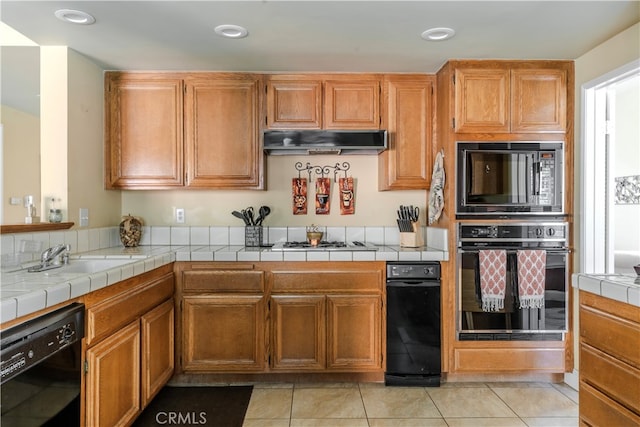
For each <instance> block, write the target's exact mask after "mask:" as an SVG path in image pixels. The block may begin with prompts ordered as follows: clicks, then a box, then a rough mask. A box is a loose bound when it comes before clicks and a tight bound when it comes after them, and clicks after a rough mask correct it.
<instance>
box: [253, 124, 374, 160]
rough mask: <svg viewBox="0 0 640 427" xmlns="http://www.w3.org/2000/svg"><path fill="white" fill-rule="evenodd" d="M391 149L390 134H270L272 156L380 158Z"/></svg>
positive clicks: (268, 142) (266, 137) (266, 138)
mask: <svg viewBox="0 0 640 427" xmlns="http://www.w3.org/2000/svg"><path fill="white" fill-rule="evenodd" d="M386 149H387V131H386V130H370V131H368V130H267V131H265V132H264V151H265V153H267V154H270V155H280V156H283V155H289V156H292V155H306V154H379V153H381V152H382V151H384V150H386Z"/></svg>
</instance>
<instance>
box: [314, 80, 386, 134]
mask: <svg viewBox="0 0 640 427" xmlns="http://www.w3.org/2000/svg"><path fill="white" fill-rule="evenodd" d="M324 128H325V129H379V128H380V82H379V81H376V80H374V81H358V77H357V76H354V77H353V81H336V80H327V81H325V83H324Z"/></svg>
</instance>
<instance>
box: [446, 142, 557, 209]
mask: <svg viewBox="0 0 640 427" xmlns="http://www.w3.org/2000/svg"><path fill="white" fill-rule="evenodd" d="M563 159H564V143H563V142H458V143H457V152H456V163H457V165H456V169H457V172H456V174H457V176H456V192H457V195H456V201H457V203H456V215H457V216H458V217H465V216H478V215H485V216H486V215H495V216H507V215H518V216H520V217H522V216H523V215H533V214H535V215H563V214H564V203H563V197H564V194H563V192H564V161H563Z"/></svg>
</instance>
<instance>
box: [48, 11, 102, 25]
mask: <svg viewBox="0 0 640 427" xmlns="http://www.w3.org/2000/svg"><path fill="white" fill-rule="evenodd" d="M54 15H56V18H58V19H59V20H61V21H64V22H69V23H71V24H80V25H91V24H93V23H94V22H96V18H94V17H93V16H91V15H89V14H88V13H87V12H83V11H81V10H73V9H59V10H56V11H55V12H54Z"/></svg>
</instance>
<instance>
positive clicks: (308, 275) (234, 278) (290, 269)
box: [176, 262, 384, 374]
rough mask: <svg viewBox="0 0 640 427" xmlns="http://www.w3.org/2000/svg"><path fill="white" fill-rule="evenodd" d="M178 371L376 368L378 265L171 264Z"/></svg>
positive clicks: (379, 326) (379, 343)
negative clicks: (176, 313)
mask: <svg viewBox="0 0 640 427" xmlns="http://www.w3.org/2000/svg"><path fill="white" fill-rule="evenodd" d="M176 277H177V292H176V296H177V298H178V301H179V306H180V311H181V313H180V316H179V319H180V321H179V322H178V323H177V325H176V330H178V331H180V332H179V334H180V336H179V339H178V340H177V341H178V342H177V343H176V354H178V355H179V357H180V358H181V362H180V364H179V365H180V368H179V372H180V373H182V372H184V373H194V374H205V373H211V374H215V373H225V374H227V373H233V374H241V373H249V374H258V373H285V372H288V373H357V372H361V373H371V372H382V370H383V358H382V354H383V352H384V349H383V340H382V337H383V333H384V331H383V315H382V302H383V296H384V294H383V292H384V262H344V263H331V264H330V263H326V262H291V263H287V262H274V263H241V262H237V263H223V262H220V263H216V262H202V263H198V262H182V263H176Z"/></svg>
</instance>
